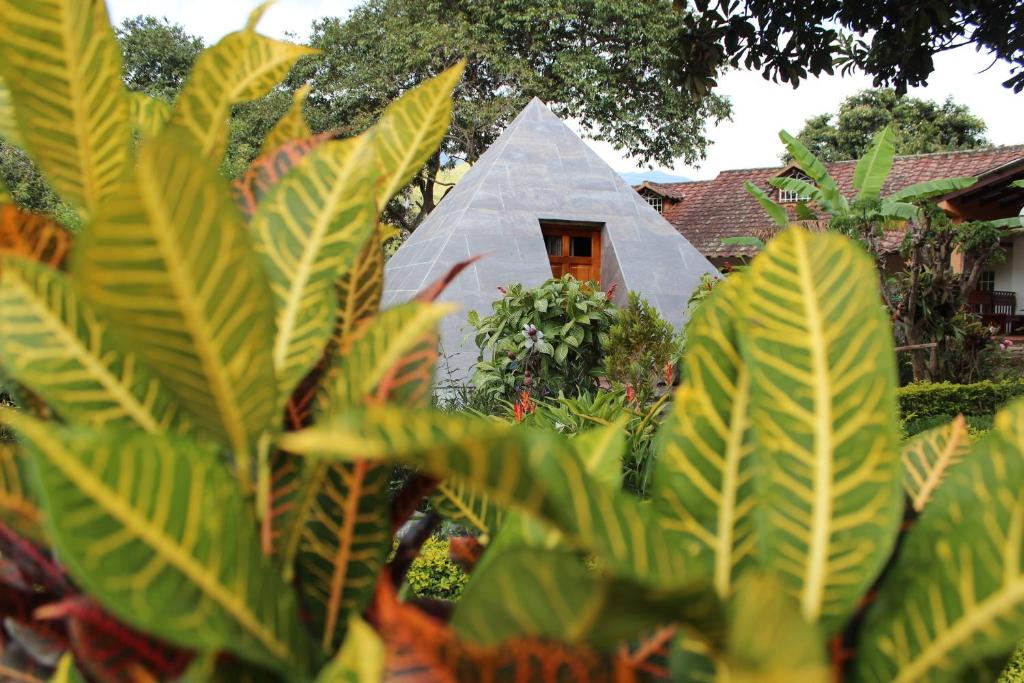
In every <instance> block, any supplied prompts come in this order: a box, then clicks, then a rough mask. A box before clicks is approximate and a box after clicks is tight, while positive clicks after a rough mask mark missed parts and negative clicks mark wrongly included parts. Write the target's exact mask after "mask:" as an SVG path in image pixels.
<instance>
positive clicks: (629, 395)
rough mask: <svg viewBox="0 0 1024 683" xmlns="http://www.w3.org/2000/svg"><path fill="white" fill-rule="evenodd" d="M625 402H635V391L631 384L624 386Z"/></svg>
mask: <svg viewBox="0 0 1024 683" xmlns="http://www.w3.org/2000/svg"><path fill="white" fill-rule="evenodd" d="M626 400H627V401H629V402H630V403H632V402H633V401H635V400H636V391H634V390H633V385H632V384H627V385H626Z"/></svg>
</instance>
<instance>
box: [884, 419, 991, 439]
mask: <svg viewBox="0 0 1024 683" xmlns="http://www.w3.org/2000/svg"><path fill="white" fill-rule="evenodd" d="M955 417H956V415H932V416H929V417H922V418H914V419H912V420H907V421H905V422H904V423H903V425H902V427H903V434H904V436H906V437H911V436H914V435H915V434H920V433H921V432H924V431H927V430H929V429H932V428H934V427H941V426H942V425H945V424H949V423H950V422H952V421H953V419H954V418H955ZM965 417H966V419H967V431H968V432H969V433H970V435H971V437H972V438H979V437H981V436H983V435H984V434H985V433H986V432H988V431H990V430H991V429H992V419H993V417H994V416H993V415H965Z"/></svg>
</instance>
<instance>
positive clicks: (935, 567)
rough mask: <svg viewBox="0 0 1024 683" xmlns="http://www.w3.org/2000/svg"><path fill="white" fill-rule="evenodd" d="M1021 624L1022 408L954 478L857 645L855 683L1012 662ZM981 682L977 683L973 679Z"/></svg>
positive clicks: (907, 545) (952, 676)
mask: <svg viewBox="0 0 1024 683" xmlns="http://www.w3.org/2000/svg"><path fill="white" fill-rule="evenodd" d="M1022 624H1024V401H1019V400H1018V401H1017V402H1015V403H1012V404H1011V405H1009V406H1008V407H1006V408H1005V409H1003V410H1002V411H1000V412H999V413H998V414H997V415H996V418H995V424H994V429H993V430H992V432H990V433H989V435H988V436H986V437H985V438H983V439H982V440H981V441H979V442H978V443H977V444H976V445H975V446H974V447H973V448H972V449H971V452H970V454H969V456H968V457H966V458H964V460H963V461H962V462H961V463H960V464H959V465H957V466H956V467H955V468H953V469H952V470H950V471H949V472H948V474H947V476H946V480H945V482H943V484H942V486H941V487H940V488H939V489H938V490H937V491H936V492H935V494H934V495H933V496H932V498H931V501H930V502H929V503H928V505H927V506H926V507H925V508H924V512H923V513H922V514H921V516H920V518H919V519H918V520H917V523H916V524H915V525H914V527H913V528H912V529H911V530H910V531H909V532H908V534H907V537H906V538H905V539H904V541H903V544H902V546H901V548H900V552H899V555H898V556H897V558H896V563H895V564H894V565H893V566H892V568H891V569H890V570H889V571H887V572H886V578H885V581H884V582H883V583H882V586H881V589H880V590H879V592H878V595H877V597H876V599H875V601H874V604H873V605H872V606H871V609H870V610H868V616H867V621H866V622H865V624H864V627H863V629H862V630H861V632H860V634H859V637H858V647H857V659H856V666H855V667H854V668H855V674H856V675H855V677H854V680H856V681H863V682H865V683H867V682H869V681H892V682H893V683H911V682H913V681H938V682H941V681H955V680H966V679H964V678H959V677H958V675H959V674H960V673H961V672H962V671H963V670H964V669H965V668H966V667H968V666H970V665H975V664H978V663H981V662H983V661H984V660H988V659H992V658H1005V657H1009V655H1010V653H1011V652H1012V651H1013V649H1014V646H1015V645H1016V643H1017V641H1019V640H1020V638H1021V625H1022ZM972 680H978V679H972Z"/></svg>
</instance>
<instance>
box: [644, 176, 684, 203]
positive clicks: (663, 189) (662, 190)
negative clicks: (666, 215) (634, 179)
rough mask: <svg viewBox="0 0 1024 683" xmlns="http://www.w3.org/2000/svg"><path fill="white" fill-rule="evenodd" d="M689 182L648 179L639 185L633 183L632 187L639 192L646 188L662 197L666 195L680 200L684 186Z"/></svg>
mask: <svg viewBox="0 0 1024 683" xmlns="http://www.w3.org/2000/svg"><path fill="white" fill-rule="evenodd" d="M689 184H690V183H654V182H651V181H650V180H645V181H644V182H643V183H641V184H640V185H634V186H633V189H635V190H636V191H637V192H640V191H641V190H643V189H648V190H650V191H651V192H654V193H656V194H660V195H661V196H662V197H668V198H669V199H675V200H677V201H678V200H680V199H682V198H683V197H684V196H686V186H687V185H689Z"/></svg>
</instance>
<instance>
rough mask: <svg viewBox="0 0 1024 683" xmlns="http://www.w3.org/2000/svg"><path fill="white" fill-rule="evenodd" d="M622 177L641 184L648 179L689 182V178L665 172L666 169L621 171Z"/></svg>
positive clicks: (628, 181) (631, 183) (630, 182)
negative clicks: (634, 171)
mask: <svg viewBox="0 0 1024 683" xmlns="http://www.w3.org/2000/svg"><path fill="white" fill-rule="evenodd" d="M619 175H620V176H622V179H623V180H625V181H626V182H627V183H629V184H630V185H639V184H640V183H642V182H644V181H645V180H648V181H650V182H652V183H688V182H690V179H689V178H684V177H683V176H681V175H672V174H671V173H665V172H664V171H640V172H636V173H619Z"/></svg>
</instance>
